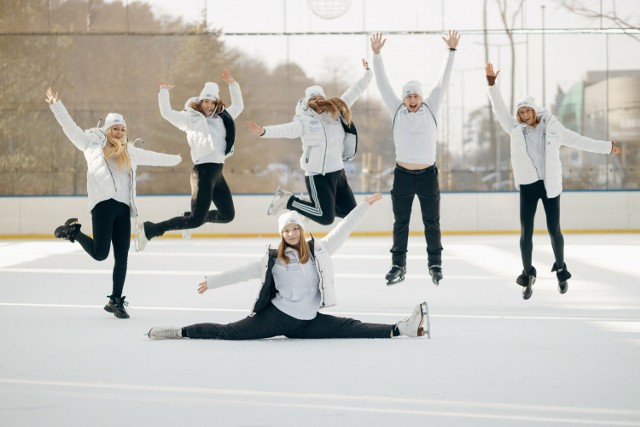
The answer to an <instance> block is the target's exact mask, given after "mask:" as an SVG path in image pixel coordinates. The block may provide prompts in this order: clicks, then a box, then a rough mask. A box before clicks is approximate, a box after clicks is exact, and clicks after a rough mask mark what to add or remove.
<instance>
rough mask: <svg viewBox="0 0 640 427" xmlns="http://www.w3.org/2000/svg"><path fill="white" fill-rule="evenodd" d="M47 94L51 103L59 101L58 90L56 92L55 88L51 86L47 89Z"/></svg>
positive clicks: (47, 98)
mask: <svg viewBox="0 0 640 427" xmlns="http://www.w3.org/2000/svg"><path fill="white" fill-rule="evenodd" d="M45 95H47V97H46V98H45V100H46V101H47V102H48V103H49V104H55V103H56V102H58V99H59V98H58V92H54V91H53V89H51V88H49V89H47V92H46V93H45Z"/></svg>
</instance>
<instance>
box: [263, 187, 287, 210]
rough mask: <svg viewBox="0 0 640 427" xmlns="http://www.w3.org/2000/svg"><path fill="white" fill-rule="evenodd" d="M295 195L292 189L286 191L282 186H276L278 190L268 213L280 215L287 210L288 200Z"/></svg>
mask: <svg viewBox="0 0 640 427" xmlns="http://www.w3.org/2000/svg"><path fill="white" fill-rule="evenodd" d="M291 196H293V193H292V192H291V191H286V190H283V189H281V188H280V186H278V188H276V192H275V194H274V195H273V200H272V201H271V204H270V205H269V209H267V215H280V214H281V213H284V211H286V210H287V202H288V201H289V199H290V198H291Z"/></svg>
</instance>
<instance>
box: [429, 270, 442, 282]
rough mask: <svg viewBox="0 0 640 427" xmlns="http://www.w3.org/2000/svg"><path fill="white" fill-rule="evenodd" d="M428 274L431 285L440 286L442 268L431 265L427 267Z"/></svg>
mask: <svg viewBox="0 0 640 427" xmlns="http://www.w3.org/2000/svg"><path fill="white" fill-rule="evenodd" d="M429 274H430V275H431V280H432V281H433V284H434V285H436V286H438V285H439V284H440V280H442V277H443V276H442V267H440V266H439V265H432V266H430V267H429Z"/></svg>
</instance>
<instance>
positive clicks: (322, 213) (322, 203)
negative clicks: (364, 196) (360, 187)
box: [287, 169, 357, 225]
mask: <svg viewBox="0 0 640 427" xmlns="http://www.w3.org/2000/svg"><path fill="white" fill-rule="evenodd" d="M304 180H305V183H306V184H307V192H308V194H309V198H310V199H311V200H310V201H306V200H304V199H299V198H298V197H295V196H294V197H291V198H290V199H289V201H288V202H287V209H290V210H292V211H296V212H298V213H300V215H304V216H306V217H307V218H309V219H311V220H313V221H315V222H317V223H318V224H322V225H330V224H332V223H333V221H334V220H335V218H336V217H338V218H344V217H345V216H347V215H348V214H349V212H351V211H352V210H353V209H354V208H355V207H356V206H357V204H356V199H355V197H353V191H351V187H349V183H348V182H347V175H346V174H345V173H344V169H341V170H339V171H335V172H329V173H328V174H325V175H311V176H305V179H304Z"/></svg>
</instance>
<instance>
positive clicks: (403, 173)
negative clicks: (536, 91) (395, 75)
mask: <svg viewBox="0 0 640 427" xmlns="http://www.w3.org/2000/svg"><path fill="white" fill-rule="evenodd" d="M442 39H443V40H444V42H445V44H446V45H447V48H448V52H447V56H446V58H445V60H444V64H443V67H442V70H441V71H440V75H439V76H438V78H437V80H436V81H435V84H434V85H433V88H432V89H431V91H430V92H429V94H428V96H427V97H426V98H425V97H424V92H423V90H422V84H420V82H418V81H416V80H411V81H408V82H407V83H405V84H404V86H403V87H402V98H398V97H397V96H396V94H395V92H394V90H393V88H392V87H391V85H390V84H389V80H388V79H387V75H386V73H385V70H384V64H383V62H382V55H381V54H380V51H381V49H382V48H383V47H384V45H385V43H386V39H383V38H382V34H380V33H377V34H375V35H374V36H372V37H371V50H372V51H373V69H374V70H375V74H376V84H377V86H378V90H379V91H380V94H381V95H382V100H383V101H384V104H385V105H386V106H387V109H388V110H389V114H390V116H391V127H392V131H393V143H394V144H395V148H396V168H395V170H394V172H393V176H394V178H393V186H392V189H391V204H392V206H393V217H394V222H393V246H392V247H391V264H392V265H391V269H390V270H389V272H388V273H387V275H386V277H385V279H386V280H387V285H393V284H396V283H398V282H400V281H402V280H404V277H405V274H406V271H407V242H408V239H409V221H410V219H411V207H412V205H413V200H414V198H415V196H418V200H419V201H420V209H421V211H422V223H423V224H424V236H425V239H426V241H427V258H428V266H429V274H430V275H431V278H432V280H433V283H434V284H436V285H438V284H439V283H440V280H442V277H443V276H442V243H441V233H440V186H439V184H438V168H437V166H436V142H437V136H438V135H437V125H438V121H437V119H436V117H437V114H438V111H439V110H440V105H441V104H442V99H443V98H444V95H445V92H446V89H447V86H448V85H449V79H450V77H451V69H452V68H453V60H454V58H455V52H456V49H457V48H458V42H459V40H460V36H459V35H458V33H457V32H456V31H449V35H448V37H446V38H445V37H442Z"/></svg>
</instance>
